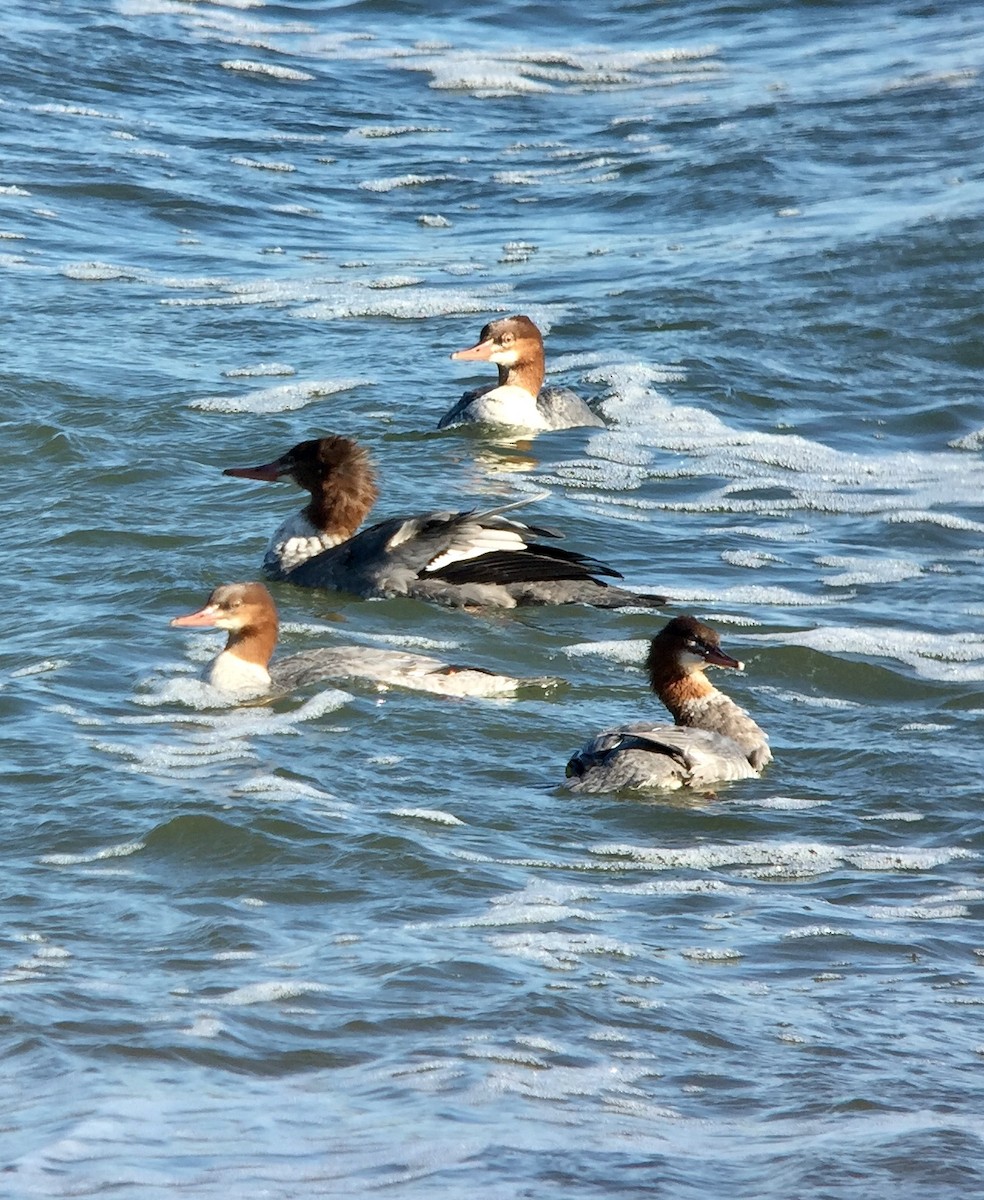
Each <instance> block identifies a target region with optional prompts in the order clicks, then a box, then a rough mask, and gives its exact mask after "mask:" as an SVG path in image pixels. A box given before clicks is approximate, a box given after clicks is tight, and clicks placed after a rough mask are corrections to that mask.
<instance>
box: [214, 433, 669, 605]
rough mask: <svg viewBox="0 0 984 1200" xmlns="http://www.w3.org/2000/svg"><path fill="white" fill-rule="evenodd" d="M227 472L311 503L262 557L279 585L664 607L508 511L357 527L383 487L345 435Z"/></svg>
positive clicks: (472, 600)
mask: <svg viewBox="0 0 984 1200" xmlns="http://www.w3.org/2000/svg"><path fill="white" fill-rule="evenodd" d="M224 473H225V474H226V475H235V476H238V477H240V478H242V479H261V480H265V481H267V482H275V481H276V480H279V479H291V480H293V481H294V482H295V483H296V484H297V485H298V486H299V487H302V488H304V489H305V490H306V491H308V492H310V494H311V499H310V502H309V503H308V504H307V505H306V506H305V507H304V508H303V509H302V510H301V511H300V512H299V513H296V514H295V515H294V516H292V517H289V518H288V519H287V520H286V521H285V522H284V523H283V524H282V525H281V526H280V528H279V529H278V530H277V531H276V533H275V534H274V535H273V538H272V539H271V541H270V544H269V546H268V547H267V551H266V555H265V557H264V560H263V567H264V570H265V571H266V573H267V574H268V575H269V576H271V577H272V578H274V579H282V580H286V581H287V582H289V583H296V584H300V586H302V587H317V588H333V589H336V590H338V591H342V592H350V593H352V594H353V595H356V596H364V597H372V596H381V597H389V596H413V597H416V598H418V599H423V600H435V601H437V602H439V603H442V604H448V605H452V606H465V605H467V606H473V605H474V606H493V607H499V608H514V607H516V605H521V604H592V605H594V606H596V607H598V608H623V607H626V606H629V605H632V606H641V607H645V608H658V607H659V606H661V605H662V604H664V603H665V597H663V596H656V595H649V594H644V593H636V592H629V591H626V590H624V589H622V588H618V587H613V586H612V585H610V584H608V583H606V582H605V581H604V580H603V579H599V578H597V576H599V575H605V576H609V577H615V578H616V579H621V575H620V574H619V572H618V571H616V570H614V569H613V568H612V567H609V566H606V565H605V564H604V563H601V562H598V560H597V559H594V558H591V557H590V556H589V555H585V554H579V553H578V552H577V551H574V550H562V549H560V548H559V547H557V546H552V545H548V544H546V543H545V542H544V541H543V540H541V539H548V540H550V541H552V540H553V539H555V538H559V537H560V536H561V535H560V534H558V533H554V532H553V531H552V530H549V529H544V528H542V527H541V526H537V525H526V524H524V523H523V522H522V521H516V520H513V519H512V518H509V517H507V516H505V515H504V514H505V513H506V512H508V511H510V510H511V509H513V508H517V507H519V506H520V505H521V504H525V503H527V501H526V500H523V501H519V502H518V503H513V504H506V505H502V506H500V507H498V508H490V509H486V510H484V511H478V510H474V509H473V510H470V511H468V512H431V513H423V514H421V515H420V516H416V517H408V518H403V517H393V518H390V519H389V520H386V521H380V522H379V523H378V524H376V525H371V526H370V527H369V528H368V529H364V530H363V531H362V532H361V533H357V532H356V531H357V530H358V528H359V526H360V525H361V523H362V521H363V520H364V518H365V517H366V516H367V515H368V513H369V511H370V510H371V509H372V506H373V504H374V503H375V500H376V496H377V491H376V483H375V477H374V473H373V469H372V465H371V464H370V462H369V456H368V454H367V453H366V451H365V450H364V449H363V448H362V447H361V446H359V445H358V444H357V443H356V442H354V441H352V440H351V439H350V438H346V437H337V436H331V437H323V438H316V439H313V440H311V441H306V442H300V443H299V444H298V445H296V446H294V447H293V449H291V450H288V451H287V453H286V454H284V455H282V456H281V457H280V458H277V459H274V461H273V462H270V463H265V464H264V465H262V466H258V467H230V468H228V469H227V470H226V471H225V472H224Z"/></svg>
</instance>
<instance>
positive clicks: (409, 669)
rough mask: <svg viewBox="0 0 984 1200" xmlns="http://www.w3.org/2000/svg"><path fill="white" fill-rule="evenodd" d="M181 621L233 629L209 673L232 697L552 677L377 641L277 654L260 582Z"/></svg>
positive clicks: (493, 689) (217, 596)
mask: <svg viewBox="0 0 984 1200" xmlns="http://www.w3.org/2000/svg"><path fill="white" fill-rule="evenodd" d="M171 624H172V625H175V626H179V627H183V628H217V629H226V630H228V632H229V640H228V641H227V642H226V646H225V649H224V650H223V651H222V652H221V654H219V655H218V656H217V657H216V658H214V659H213V660H212V662H211V663H210V664H209V666H208V668H207V670H206V672H205V680H206V682H207V683H208V684H210V685H211V686H212V687H214V688H216V689H217V690H218V691H221V692H225V693H227V694H228V695H230V696H231V697H233V698H237V699H245V698H250V697H256V696H263V695H281V694H284V693H287V692H292V691H294V690H295V689H296V688H299V687H304V686H305V685H306V684H310V683H317V682H319V681H321V680H329V679H330V680H333V681H335V682H344V681H346V680H353V679H358V680H363V681H365V682H368V683H375V684H379V685H383V686H393V687H405V688H410V689H412V690H414V691H421V692H431V693H434V694H436V695H441V696H486V697H490V696H509V695H513V694H514V693H515V692H516V690H517V689H518V688H520V687H523V686H526V685H529V686H537V685H541V686H542V685H543V684H545V683H547V682H552V681H548V680H543V679H534V680H522V679H516V678H513V677H512V676H509V675H496V674H494V673H493V672H491V671H485V670H482V669H481V668H479V667H459V666H454V665H453V664H451V663H446V662H442V661H441V659H439V658H432V657H431V656H429V655H426V654H412V653H410V652H408V651H404V650H382V649H379V648H378V647H374V646H333V647H330V648H329V647H323V648H319V649H316V650H302V651H301V652H300V653H298V654H291V655H288V656H287V657H285V658H279V659H275V660H273V661H271V660H272V659H273V651H274V648H275V647H276V644H277V633H278V628H279V626H278V618H277V608H276V605H275V604H274V601H273V597H272V596H271V595H270V593H269V591H268V590H267V589H266V588H265V587H264V586H263V584H262V583H227V584H223V585H222V586H221V587H217V588H216V589H215V590H214V591H213V592H212V594H211V595H210V596H209V598H208V600H207V601H206V603H205V606H204V607H203V608H200V609H199V610H198V611H197V612H193V613H188V615H187V616H184V617H175V618H174V620H173V621H172V622H171Z"/></svg>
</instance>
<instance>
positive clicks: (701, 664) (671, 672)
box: [646, 616, 745, 712]
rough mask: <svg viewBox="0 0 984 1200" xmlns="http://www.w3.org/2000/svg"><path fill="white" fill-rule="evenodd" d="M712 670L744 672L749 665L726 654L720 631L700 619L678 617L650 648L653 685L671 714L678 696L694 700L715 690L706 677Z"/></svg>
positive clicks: (648, 660)
mask: <svg viewBox="0 0 984 1200" xmlns="http://www.w3.org/2000/svg"><path fill="white" fill-rule="evenodd" d="M708 667H730V668H731V669H732V670H733V671H743V670H744V669H745V664H744V663H741V662H739V661H738V659H737V658H732V657H731V655H730V654H725V652H724V651H723V650H722V649H721V638H720V636H719V635H718V632H717V630H715V629H712V628H711V627H710V625H705V624H703V622H701V621H698V620H697V618H696V617H690V616H682V617H674V618H673V620H672V621H669V622H668V623H667V624H666V625H664V626H663V628H662V629H661V630H660V631H659V633H658V634H657V635H656V636H655V637H654V638H653V640H652V642H651V643H650V645H649V655H648V657H647V658H646V670H647V672H648V674H649V683H650V686H651V687H652V689H653V691H654V692H655V693H656V694H657V695H658V696H659V697H660V698H661V699H662V700H663V702H664V703H665V704H666V705H667V707H668V708H669V709H670V711H671V712H672V711H673V705H672V703H671V700H672V699H673V698H674V696H675V695H676V693H678V692H679V693H680V694H681V696H682V697H684V698H690V699H692V698H694V697H696V696H699V695H701V694H704V693H706V692H708V691H710V690H711V688H712V686H713V685H712V684H710V683H708V681H707V680H706V679H705V678H704V671H705V670H706V669H707V668H708Z"/></svg>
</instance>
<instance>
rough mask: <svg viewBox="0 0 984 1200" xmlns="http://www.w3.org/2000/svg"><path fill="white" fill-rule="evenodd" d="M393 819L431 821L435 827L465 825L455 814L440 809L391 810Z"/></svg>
mask: <svg viewBox="0 0 984 1200" xmlns="http://www.w3.org/2000/svg"><path fill="white" fill-rule="evenodd" d="M389 813H390V816H391V817H406V818H408V819H409V820H413V821H430V822H432V823H433V824H435V825H464V824H465V822H464V821H462V820H460V819H459V818H458V817H456V816H455V815H454V814H453V813H448V812H442V811H441V810H440V809H439V808H391V809H390V810H389Z"/></svg>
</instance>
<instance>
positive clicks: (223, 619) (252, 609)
mask: <svg viewBox="0 0 984 1200" xmlns="http://www.w3.org/2000/svg"><path fill="white" fill-rule="evenodd" d="M171 625H172V626H176V627H178V628H182V629H185V628H187V629H227V630H228V631H229V640H228V641H227V642H226V650H227V651H230V652H232V653H233V654H234V655H235V656H236V657H237V658H242V659H245V660H246V661H247V662H255V663H257V664H259V665H260V666H262V667H265V666H266V665H267V663H268V662H269V661H270V659H271V658H272V656H273V648H274V646H275V645H276V644H277V629H278V620H277V606H276V604H274V602H273V597H272V596H271V595H270V593H269V591H268V590H267V589H266V588H265V587H264V586H263V584H262V583H224V584H222V586H221V587H217V588H215V589H214V591H213V592H212V594H211V595H210V596H209V598H208V600H206V602H205V605H204V607H202V608H200V609H198V610H197V611H196V612H192V613H188V614H187V616H184V617H175V618H174V620H172V621H171Z"/></svg>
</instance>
